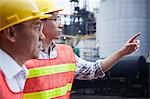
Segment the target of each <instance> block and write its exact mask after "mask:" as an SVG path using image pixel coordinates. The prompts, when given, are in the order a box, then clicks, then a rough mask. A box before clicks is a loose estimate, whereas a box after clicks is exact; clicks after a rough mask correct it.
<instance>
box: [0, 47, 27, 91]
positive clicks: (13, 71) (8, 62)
mask: <svg viewBox="0 0 150 99" xmlns="http://www.w3.org/2000/svg"><path fill="white" fill-rule="evenodd" d="M0 69H1V71H2V72H3V73H4V76H5V79H6V83H7V85H8V87H9V88H10V90H11V91H13V92H20V91H23V89H24V84H25V81H26V77H27V75H28V70H27V68H26V67H25V66H22V67H20V66H19V65H18V64H17V63H16V62H15V60H14V59H13V58H12V57H10V56H9V55H8V54H7V53H6V52H4V51H3V50H1V49H0Z"/></svg>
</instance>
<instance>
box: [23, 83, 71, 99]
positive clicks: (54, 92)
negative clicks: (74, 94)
mask: <svg viewBox="0 0 150 99" xmlns="http://www.w3.org/2000/svg"><path fill="white" fill-rule="evenodd" d="M71 87H72V84H71V83H68V84H67V85H66V86H62V87H59V88H55V89H51V90H46V91H41V92H33V93H27V94H24V99H50V98H55V97H58V96H63V95H65V94H67V92H68V91H71Z"/></svg>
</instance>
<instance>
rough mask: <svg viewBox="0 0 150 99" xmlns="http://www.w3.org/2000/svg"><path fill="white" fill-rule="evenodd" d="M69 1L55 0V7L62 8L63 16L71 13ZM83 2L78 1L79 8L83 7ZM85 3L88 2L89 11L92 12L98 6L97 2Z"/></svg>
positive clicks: (90, 0) (88, 0)
mask: <svg viewBox="0 0 150 99" xmlns="http://www.w3.org/2000/svg"><path fill="white" fill-rule="evenodd" d="M69 1H70V0H55V3H56V6H59V7H61V8H64V11H63V13H65V14H70V12H71V4H70V2H69ZM83 1H84V0H79V5H80V7H83V4H84V3H83ZM86 1H87V2H89V4H90V5H89V10H90V11H93V8H95V7H97V6H98V2H99V0H86Z"/></svg>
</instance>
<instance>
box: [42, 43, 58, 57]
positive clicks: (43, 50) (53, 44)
mask: <svg viewBox="0 0 150 99" xmlns="http://www.w3.org/2000/svg"><path fill="white" fill-rule="evenodd" d="M55 47H56V44H55V42H54V41H53V42H52V43H51V45H50V47H49V49H48V53H47V52H46V51H45V49H44V48H42V49H41V51H42V52H44V53H46V54H50V52H51V51H53V50H54V48H55Z"/></svg>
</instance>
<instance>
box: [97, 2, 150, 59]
mask: <svg viewBox="0 0 150 99" xmlns="http://www.w3.org/2000/svg"><path fill="white" fill-rule="evenodd" d="M96 19H97V34H96V35H97V36H96V43H97V44H100V50H99V52H100V56H101V57H107V56H108V55H110V54H111V53H113V52H115V51H116V50H118V49H119V48H121V47H122V46H123V44H124V43H125V41H127V40H128V39H129V38H130V37H131V36H133V35H134V34H135V33H136V32H141V33H142V35H141V36H140V37H139V39H140V41H141V47H140V49H139V51H137V52H134V53H133V54H131V56H132V55H144V56H147V54H148V53H149V52H150V0H101V1H100V3H99V12H98V14H97V18H96Z"/></svg>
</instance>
